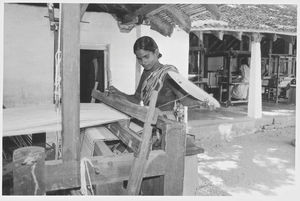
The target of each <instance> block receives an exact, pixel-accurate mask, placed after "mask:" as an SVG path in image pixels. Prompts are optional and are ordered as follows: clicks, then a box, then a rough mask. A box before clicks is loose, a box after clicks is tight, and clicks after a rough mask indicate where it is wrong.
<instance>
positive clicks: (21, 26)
mask: <svg viewBox="0 0 300 201" xmlns="http://www.w3.org/2000/svg"><path fill="white" fill-rule="evenodd" d="M47 14H48V10H47V8H46V7H45V8H41V7H30V6H23V5H15V4H4V35H3V36H4V38H3V43H4V61H3V104H4V105H5V106H6V107H14V106H22V105H30V104H39V103H51V102H52V90H53V44H54V42H53V33H52V32H50V29H49V20H48V19H47V18H45V17H44V16H47Z"/></svg>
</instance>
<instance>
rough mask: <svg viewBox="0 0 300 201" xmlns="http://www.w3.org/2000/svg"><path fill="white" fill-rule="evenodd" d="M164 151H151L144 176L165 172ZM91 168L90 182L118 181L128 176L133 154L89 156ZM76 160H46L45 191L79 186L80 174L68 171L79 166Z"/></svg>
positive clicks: (94, 183) (106, 182)
mask: <svg viewBox="0 0 300 201" xmlns="http://www.w3.org/2000/svg"><path fill="white" fill-rule="evenodd" d="M166 157H167V155H166V153H165V152H164V151H162V150H155V151H151V153H150V155H149V159H148V161H147V163H146V169H145V174H144V176H145V177H152V176H157V175H164V174H165V172H166V168H165V167H166V163H165V161H166ZM89 159H90V160H91V161H92V163H93V166H94V167H93V168H92V167H91V166H89V168H88V169H87V171H89V173H90V178H91V182H92V184H93V185H96V184H108V183H113V182H118V181H126V180H128V178H129V174H130V170H131V166H132V163H133V160H134V156H133V154H124V155H119V156H118V157H116V156H115V155H114V156H95V157H90V158H89ZM79 166H80V162H78V161H68V162H63V163H62V161H46V164H45V181H46V184H45V186H46V191H54V190H60V189H68V188H77V187H80V185H81V184H80V179H79V178H80V175H79V173H74V172H72V171H69V170H70V169H71V168H73V167H76V168H79Z"/></svg>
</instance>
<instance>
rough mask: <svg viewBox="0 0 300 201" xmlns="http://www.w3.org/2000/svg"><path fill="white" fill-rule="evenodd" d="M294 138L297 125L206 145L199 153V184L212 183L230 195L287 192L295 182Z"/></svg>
mask: <svg viewBox="0 0 300 201" xmlns="http://www.w3.org/2000/svg"><path fill="white" fill-rule="evenodd" d="M294 138H295V127H286V128H279V129H273V130H261V131H259V132H256V133H254V134H251V135H245V136H240V137H235V138H233V139H232V140H231V141H230V142H221V143H216V144H213V146H209V145H206V146H204V149H205V153H203V154H199V155H198V161H199V162H198V173H199V185H200V186H201V185H202V186H205V185H203V183H206V184H207V185H211V184H213V185H214V186H216V187H218V188H220V189H222V190H223V191H225V192H226V193H228V194H230V195H281V194H283V193H286V192H287V191H288V190H289V189H290V188H291V187H293V186H294V185H295V147H294V146H292V145H291V144H290V142H291V141H292V140H293V139H294ZM206 179H208V180H209V181H210V182H207V181H206ZM198 194H199V195H201V193H198ZM203 195H214V194H213V192H211V193H210V194H209V193H205V194H203ZM215 195H224V194H222V193H217V194H215Z"/></svg>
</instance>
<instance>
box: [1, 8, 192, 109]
mask: <svg viewBox="0 0 300 201" xmlns="http://www.w3.org/2000/svg"><path fill="white" fill-rule="evenodd" d="M58 14H59V12H58V10H55V15H56V17H58ZM44 16H48V10H47V7H34V6H25V5H17V4H5V5H4V69H3V77H4V85H3V102H4V105H5V106H6V107H17V106H26V105H32V104H34V105H36V104H45V103H52V100H53V79H54V77H53V76H54V75H53V72H54V67H53V63H54V58H53V56H54V50H53V47H54V35H53V32H52V31H50V25H49V19H48V18H46V17H44ZM82 21H83V22H82V23H81V24H80V26H81V31H80V37H81V38H80V44H81V45H85V46H88V47H91V49H93V48H95V49H97V47H99V46H102V47H103V45H109V60H108V63H109V67H110V69H111V77H112V84H113V85H114V86H115V87H117V88H118V89H120V90H121V91H124V92H125V93H129V94H132V93H134V91H135V76H136V75H135V74H136V58H135V55H134V53H133V44H134V42H135V40H136V39H137V30H136V29H135V28H134V29H133V30H131V31H130V32H129V33H122V32H120V29H119V27H118V25H117V21H116V20H115V19H114V18H113V17H112V16H111V15H110V14H107V13H95V12H86V13H85V14H84V16H83V19H82ZM138 35H141V36H143V35H149V36H151V37H153V38H154V40H155V41H156V42H157V44H158V46H159V49H160V52H161V53H162V54H163V57H162V58H161V62H162V63H163V64H172V65H174V66H176V67H177V68H178V70H179V71H180V73H181V74H183V75H184V76H185V77H187V76H188V51H189V42H188V41H189V35H188V34H187V33H186V32H184V31H182V30H180V29H175V30H174V32H173V34H172V36H171V37H165V36H162V35H161V34H159V33H158V32H156V31H153V30H151V29H150V27H148V26H142V29H141V33H139V34H138Z"/></svg>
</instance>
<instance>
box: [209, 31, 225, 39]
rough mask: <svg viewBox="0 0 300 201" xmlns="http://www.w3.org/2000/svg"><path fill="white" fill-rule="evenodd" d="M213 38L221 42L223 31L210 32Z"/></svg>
mask: <svg viewBox="0 0 300 201" xmlns="http://www.w3.org/2000/svg"><path fill="white" fill-rule="evenodd" d="M211 33H212V34H213V35H214V36H216V37H217V38H218V39H219V40H223V36H224V31H212V32H211Z"/></svg>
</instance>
